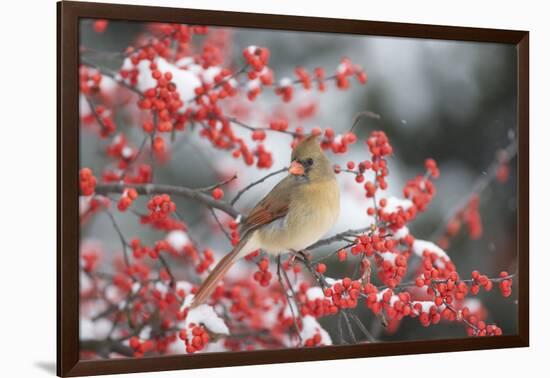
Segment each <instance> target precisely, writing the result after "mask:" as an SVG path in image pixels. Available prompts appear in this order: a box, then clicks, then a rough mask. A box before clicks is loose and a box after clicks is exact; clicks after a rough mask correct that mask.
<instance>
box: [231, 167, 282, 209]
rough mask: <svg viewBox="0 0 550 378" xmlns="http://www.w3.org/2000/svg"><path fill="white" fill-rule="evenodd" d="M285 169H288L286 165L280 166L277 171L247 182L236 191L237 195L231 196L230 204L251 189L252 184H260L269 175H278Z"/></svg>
mask: <svg viewBox="0 0 550 378" xmlns="http://www.w3.org/2000/svg"><path fill="white" fill-rule="evenodd" d="M286 170H288V168H287V167H284V168H281V169H279V170H278V171H275V172H271V173H270V174H268V175H266V176H264V177H262V178H261V179H259V180H257V181H254V182H252V183H250V184H248V185H247V186H245V187H244V188H242V189H241V190H240V191H239V192H238V193H237V195H236V196H235V198H233V199H232V200H231V202H230V204H231V205H234V204H235V203H236V202H237V201H238V200H239V198H241V196H242V195H243V194H244V193H245V192H246V191H248V190H250V189H252V188H253V187H254V186H256V185H258V184H261V183H262V182H264V181H265V180H267V179H268V178H270V177H273V176H275V175H278V174H279V173H283V172H285V171H286Z"/></svg>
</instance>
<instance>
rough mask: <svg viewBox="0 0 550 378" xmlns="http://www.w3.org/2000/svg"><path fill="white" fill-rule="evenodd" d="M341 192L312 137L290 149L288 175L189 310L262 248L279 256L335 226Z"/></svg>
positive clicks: (243, 229)
mask: <svg viewBox="0 0 550 378" xmlns="http://www.w3.org/2000/svg"><path fill="white" fill-rule="evenodd" d="M339 212H340V190H339V188H338V182H337V181H336V176H335V175H334V171H333V168H332V165H331V163H330V161H329V159H328V158H327V156H326V155H325V153H324V152H323V150H322V149H321V147H320V144H319V139H318V138H317V137H315V136H309V137H307V138H305V139H304V140H303V141H302V142H300V143H299V144H298V145H297V146H296V147H295V148H294V150H293V151H292V155H291V163H290V168H289V169H288V175H287V176H286V177H285V178H284V179H282V180H281V181H280V182H279V183H278V184H277V185H275V187H274V188H273V189H272V190H271V192H269V193H268V194H267V195H266V196H265V197H264V198H263V199H262V200H261V201H260V202H259V203H258V204H257V205H256V206H255V207H254V208H253V209H252V211H250V213H249V214H248V216H247V217H246V218H245V219H244V220H243V222H242V225H241V229H240V235H241V240H240V242H239V243H238V244H237V245H236V246H235V247H234V248H233V250H232V251H231V252H230V253H229V254H227V255H226V256H224V257H223V258H222V259H221V260H220V262H219V263H218V264H217V265H216V267H215V268H214V270H212V272H211V273H210V275H209V276H208V277H207V278H206V280H205V281H204V282H203V284H202V285H201V287H200V288H199V290H198V291H197V293H196V295H195V297H194V299H193V302H192V304H191V307H196V306H198V305H200V304H202V303H204V302H205V301H206V300H207V299H208V297H209V296H210V294H211V293H212V291H213V290H214V289H215V288H216V285H217V283H218V281H219V280H221V279H222V278H223V276H224V275H225V273H226V272H227V270H228V269H229V268H230V267H231V266H232V265H233V263H235V262H236V261H237V260H238V259H239V258H242V257H244V256H246V255H248V254H249V253H251V252H253V251H255V250H257V249H262V250H264V251H266V252H267V253H269V254H272V255H279V254H280V253H283V252H288V251H296V252H297V251H300V250H302V249H304V248H306V247H308V246H310V245H311V244H313V243H315V242H316V241H318V240H319V239H320V238H321V237H322V236H323V235H324V234H325V233H326V232H327V231H328V230H329V229H330V228H331V227H332V226H333V225H334V223H335V222H336V220H337V218H338V214H339Z"/></svg>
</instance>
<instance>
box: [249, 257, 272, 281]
mask: <svg viewBox="0 0 550 378" xmlns="http://www.w3.org/2000/svg"><path fill="white" fill-rule="evenodd" d="M253 277H254V281H256V282H259V284H260V285H261V286H268V285H269V283H270V281H271V277H272V274H271V272H270V271H269V260H268V259H267V258H265V257H264V258H263V259H261V260H260V261H259V262H258V270H257V271H256V272H254V276H253Z"/></svg>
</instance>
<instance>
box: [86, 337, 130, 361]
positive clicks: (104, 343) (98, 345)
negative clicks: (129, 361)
mask: <svg viewBox="0 0 550 378" xmlns="http://www.w3.org/2000/svg"><path fill="white" fill-rule="evenodd" d="M80 350H81V351H83V350H87V351H92V352H95V353H97V354H99V355H100V356H102V357H105V358H108V357H109V354H110V353H111V352H115V353H118V354H121V355H123V356H126V357H134V351H133V350H132V348H130V347H128V346H126V345H124V344H122V343H120V342H118V341H115V340H109V339H107V340H81V341H80Z"/></svg>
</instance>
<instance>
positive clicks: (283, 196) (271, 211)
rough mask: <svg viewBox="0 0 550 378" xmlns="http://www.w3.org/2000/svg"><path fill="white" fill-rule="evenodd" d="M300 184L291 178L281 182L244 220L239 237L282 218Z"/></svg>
mask: <svg viewBox="0 0 550 378" xmlns="http://www.w3.org/2000/svg"><path fill="white" fill-rule="evenodd" d="M300 184H301V183H300V181H299V180H296V178H295V177H293V176H288V177H286V178H284V179H283V180H281V181H280V182H279V183H278V184H277V185H275V187H274V188H273V189H272V190H271V192H269V193H268V194H267V195H266V196H265V197H264V198H263V199H262V200H261V201H260V202H258V204H257V205H256V206H255V207H254V208H253V209H252V210H251V211H250V213H249V214H248V216H247V217H246V218H245V220H244V221H243V224H242V228H241V235H245V234H246V233H247V232H249V231H252V230H255V229H256V228H258V227H260V226H262V225H265V224H268V223H271V222H273V221H274V220H276V219H279V218H282V217H284V216H285V215H286V214H287V213H288V209H289V205H290V199H291V196H292V193H293V191H294V190H295V189H296V187H297V186H299V185H300Z"/></svg>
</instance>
